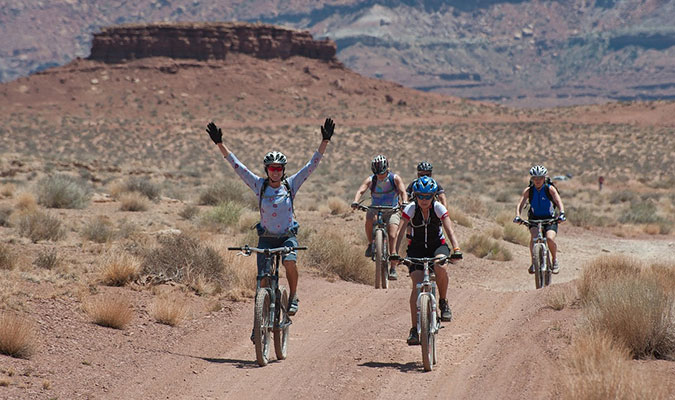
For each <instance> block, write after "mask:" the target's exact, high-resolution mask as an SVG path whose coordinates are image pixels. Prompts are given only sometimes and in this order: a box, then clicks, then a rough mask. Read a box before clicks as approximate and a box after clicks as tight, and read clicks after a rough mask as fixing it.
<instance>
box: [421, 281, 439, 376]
mask: <svg viewBox="0 0 675 400" xmlns="http://www.w3.org/2000/svg"><path fill="white" fill-rule="evenodd" d="M435 317H436V316H435V315H433V311H432V310H431V298H430V297H429V295H428V294H427V295H422V298H421V299H420V328H421V332H420V344H421V345H422V364H423V365H424V370H425V371H431V370H432V369H433V365H434V358H435V353H436V340H435V337H434V332H433V330H432V329H431V324H432V318H435Z"/></svg>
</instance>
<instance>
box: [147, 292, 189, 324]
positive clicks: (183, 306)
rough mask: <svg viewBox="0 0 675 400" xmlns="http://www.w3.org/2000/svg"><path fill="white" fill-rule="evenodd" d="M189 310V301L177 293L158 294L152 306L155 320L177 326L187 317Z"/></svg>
mask: <svg viewBox="0 0 675 400" xmlns="http://www.w3.org/2000/svg"><path fill="white" fill-rule="evenodd" d="M187 312H188V304H187V301H186V300H185V298H183V297H182V296H180V295H178V294H176V293H173V294H164V295H160V296H158V297H157V298H156V299H155V303H154V305H153V308H152V316H153V318H154V319H155V321H157V322H159V323H160V324H165V325H169V326H177V325H178V324H179V323H180V322H181V321H182V320H183V318H185V316H186V315H187Z"/></svg>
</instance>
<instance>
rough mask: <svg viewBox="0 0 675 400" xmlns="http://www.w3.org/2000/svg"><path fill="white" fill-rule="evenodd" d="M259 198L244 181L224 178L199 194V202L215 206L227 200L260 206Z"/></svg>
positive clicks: (253, 206)
mask: <svg viewBox="0 0 675 400" xmlns="http://www.w3.org/2000/svg"><path fill="white" fill-rule="evenodd" d="M256 199H257V198H256V197H255V195H253V193H252V192H251V189H249V188H248V187H247V186H246V185H245V184H244V183H243V182H240V181H235V180H229V179H228V180H224V181H221V182H218V183H216V184H214V185H211V186H209V187H208V188H206V189H204V190H203V191H202V192H201V193H200V194H199V204H200V205H204V206H215V205H218V204H220V203H225V202H237V203H242V204H246V205H248V206H250V207H251V208H258V201H257V200H256Z"/></svg>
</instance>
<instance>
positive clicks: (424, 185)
mask: <svg viewBox="0 0 675 400" xmlns="http://www.w3.org/2000/svg"><path fill="white" fill-rule="evenodd" d="M412 190H413V193H415V194H435V193H436V191H437V190H438V185H437V184H436V181H435V180H434V178H432V177H430V176H421V177H419V178H418V179H417V180H416V181H415V183H414V184H413V186H412Z"/></svg>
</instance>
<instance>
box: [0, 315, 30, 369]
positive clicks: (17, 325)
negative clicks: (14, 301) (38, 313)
mask: <svg viewBox="0 0 675 400" xmlns="http://www.w3.org/2000/svg"><path fill="white" fill-rule="evenodd" d="M35 332H36V331H35V327H34V326H33V324H32V323H30V322H28V321H27V320H26V319H24V318H21V317H19V316H17V315H14V314H8V313H2V314H0V354H5V355H8V356H10V357H14V358H24V359H28V358H30V356H31V355H33V354H34V353H35V348H36V346H37V338H36V333H35Z"/></svg>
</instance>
